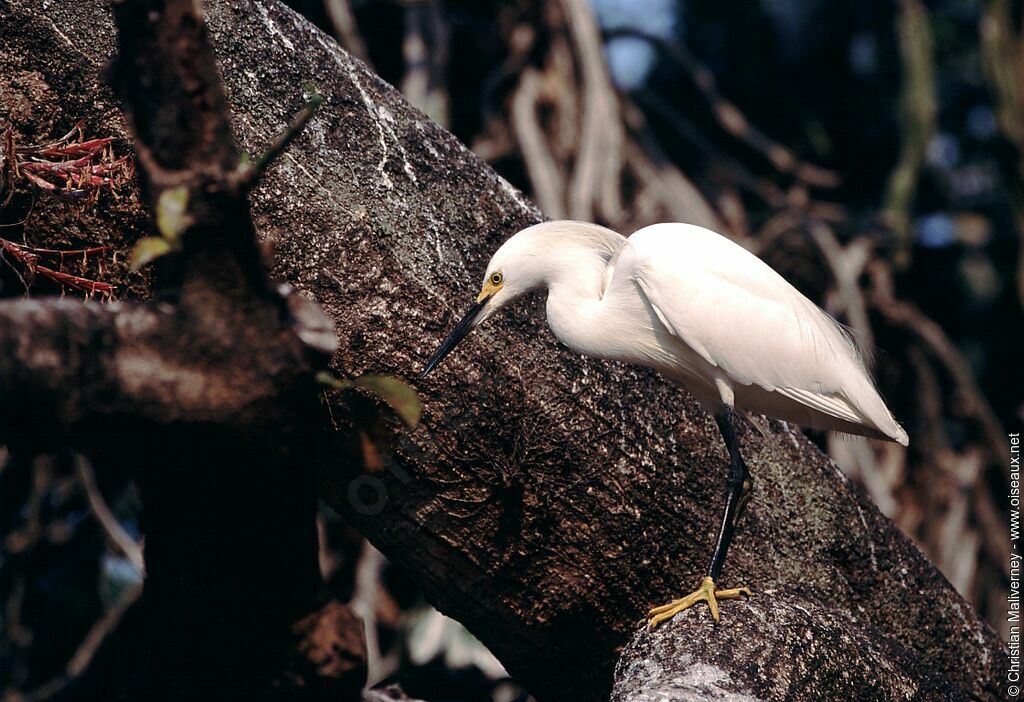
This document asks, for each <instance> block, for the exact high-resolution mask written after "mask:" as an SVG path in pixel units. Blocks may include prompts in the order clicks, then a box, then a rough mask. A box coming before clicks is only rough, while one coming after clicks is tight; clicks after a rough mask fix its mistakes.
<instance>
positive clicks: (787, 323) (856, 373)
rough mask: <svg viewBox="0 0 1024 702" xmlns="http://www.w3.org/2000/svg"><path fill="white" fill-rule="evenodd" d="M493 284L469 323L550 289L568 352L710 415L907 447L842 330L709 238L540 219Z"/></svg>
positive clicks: (502, 253) (680, 228)
mask: <svg viewBox="0 0 1024 702" xmlns="http://www.w3.org/2000/svg"><path fill="white" fill-rule="evenodd" d="M495 273H500V274H501V276H502V284H501V287H500V289H499V290H497V291H496V293H495V294H494V295H493V297H492V298H491V299H490V300H489V304H487V306H486V307H485V308H484V309H483V310H482V311H481V313H480V315H479V316H478V318H477V319H476V320H475V324H479V323H480V322H482V321H483V320H484V319H486V318H487V317H488V316H490V314H491V313H493V312H494V311H496V310H497V309H499V308H500V307H502V306H504V305H505V304H507V303H508V302H510V301H511V300H513V299H515V298H516V297H518V296H519V295H521V294H523V293H525V292H528V291H529V290H532V289H534V288H537V287H547V288H548V291H549V292H548V302H547V315H548V323H549V325H550V327H551V330H552V331H553V332H554V333H555V335H556V336H557V337H558V338H559V340H561V341H562V342H563V343H564V344H565V345H566V346H569V347H570V348H572V349H574V350H576V351H578V352H580V353H583V354H586V355H588V356H594V357H598V358H608V359H614V360H618V361H625V362H627V363H636V364H639V365H644V366H650V367H652V368H654V369H656V370H658V371H659V372H661V373H662V374H663V375H664V376H665V377H667V378H668V379H670V380H672V381H673V382H675V383H677V384H679V385H682V386H683V387H685V388H686V389H687V390H689V391H690V392H692V393H693V394H694V395H695V396H696V397H697V398H698V399H700V400H701V401H702V402H703V403H704V404H705V405H706V406H708V408H709V409H710V410H714V409H715V408H716V407H718V406H720V405H721V404H727V405H732V406H735V407H737V408H742V409H747V410H750V411H753V412H757V413H761V414H767V415H771V416H774V417H779V418H780V419H785V420H788V421H792V422H795V423H798V424H802V425H805V426H810V427H815V428H819V429H834V430H837V431H841V432H846V433H851V434H863V435H867V436H874V437H878V438H887V439H891V440H893V441H897V442H899V443H901V444H903V445H906V444H907V434H906V432H905V431H903V429H902V427H900V426H899V424H897V423H896V420H895V419H894V418H893V416H892V414H891V413H890V412H889V410H888V408H886V406H885V403H884V402H883V401H882V398H881V397H879V395H878V392H877V391H876V390H875V387H874V385H873V383H872V382H871V379H870V376H869V374H868V372H867V370H866V369H865V367H864V363H863V361H862V360H861V357H860V354H859V353H858V351H857V348H856V346H855V345H854V343H853V342H852V341H851V339H850V338H849V335H848V334H847V333H846V332H845V331H844V330H843V328H842V327H841V326H840V325H839V324H838V323H836V322H835V321H834V320H833V319H832V318H831V317H829V316H828V315H827V314H826V313H825V312H823V311H822V310H821V309H819V308H818V307H817V306H816V305H815V304H814V303H813V302H811V301H810V300H808V299H807V298H806V297H804V296H803V295H802V294H800V292H799V291H798V290H797V289H796V288H794V287H793V286H792V285H790V284H789V283H788V282H787V281H786V280H785V279H784V278H783V277H782V276H780V275H779V274H778V273H776V272H775V271H774V270H773V269H772V268H771V267H769V266H768V265H767V264H766V263H764V262H763V261H762V260H761V259H759V258H757V257H756V256H754V255H753V254H752V253H750V252H749V251H747V250H746V249H744V248H743V247H742V246H739V245H738V244H736V243H734V242H732V241H730V240H729V239H727V238H725V237H724V236H721V235H720V234H716V233H715V232H713V231H710V230H708V229H704V228H703V227H698V226H694V225H690V224H655V225H652V226H649V227H645V228H643V229H641V230H639V231H637V232H636V233H634V234H633V235H632V236H630V237H629V238H628V239H627V238H625V237H623V236H621V235H619V234H617V233H615V232H613V231H611V230H610V229H605V228H604V227H599V226H597V225H594V224H586V223H582V222H545V223H543V224H538V225H536V226H533V227H530V228H528V229H524V230H523V231H521V232H519V233H518V234H516V235H515V236H513V237H512V238H511V239H509V240H508V241H507V242H506V243H505V244H504V245H503V246H502V247H501V248H500V249H498V251H497V252H496V253H495V254H494V256H493V257H492V258H491V262H490V265H489V266H488V267H487V276H486V277H485V281H488V280H490V277H491V276H493V275H494V274H495ZM475 324H474V326H475Z"/></svg>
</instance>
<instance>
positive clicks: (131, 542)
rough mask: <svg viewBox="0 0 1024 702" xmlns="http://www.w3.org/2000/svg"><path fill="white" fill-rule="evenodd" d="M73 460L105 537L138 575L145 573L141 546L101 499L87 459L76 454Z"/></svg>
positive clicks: (101, 494)
mask: <svg viewBox="0 0 1024 702" xmlns="http://www.w3.org/2000/svg"><path fill="white" fill-rule="evenodd" d="M74 460H75V471H76V472H77V473H78V480H79V482H81V484H82V489H84V490H85V495H86V498H88V500H89V508H90V509H91V510H92V513H93V516H94V517H96V521H98V522H99V523H100V526H102V527H103V531H104V532H105V533H106V535H107V538H109V539H110V540H111V541H112V542H113V543H114V545H115V546H117V549H118V550H119V551H120V552H121V553H122V554H124V556H125V558H127V559H128V560H129V561H130V562H131V564H132V565H133V566H134V567H135V570H137V571H138V572H139V574H140V575H145V573H146V563H145V559H144V558H143V556H142V547H141V546H140V545H139V543H138V542H137V541H136V540H135V539H133V538H132V537H131V535H130V534H129V533H128V532H127V531H125V530H124V527H122V526H121V523H120V522H118V521H117V517H115V516H114V513H113V512H111V511H110V507H108V506H107V501H106V500H104V499H103V493H102V492H100V488H99V485H97V484H96V476H95V474H94V473H93V470H92V466H91V465H90V464H89V461H88V460H86V458H85V457H84V456H82V455H81V454H76V455H75V459H74Z"/></svg>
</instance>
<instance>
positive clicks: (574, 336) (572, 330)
mask: <svg viewBox="0 0 1024 702" xmlns="http://www.w3.org/2000/svg"><path fill="white" fill-rule="evenodd" d="M537 288H547V290H548V299H547V317H548V325H549V326H550V327H551V331H553V332H554V334H555V336H557V337H558V339H559V340H561V342H562V343H564V344H565V345H566V346H568V347H569V348H571V349H573V350H575V351H578V352H579V353H582V354H585V355H587V356H593V357H597V358H605V359H614V360H618V361H625V362H627V363H635V364H639V365H642V366H648V367H651V368H654V369H655V370H657V371H658V372H660V373H661V374H662V375H663V376H664V377H665V378H667V379H668V380H669V381H671V382H673V383H675V384H677V385H680V386H682V387H684V388H686V389H687V390H689V391H690V392H691V393H692V394H693V395H695V396H696V397H697V398H698V399H699V400H700V401H701V403H702V404H703V406H704V407H706V408H707V409H708V410H709V411H710V412H711V413H712V414H713V415H714V417H715V420H716V422H717V424H718V428H719V430H720V431H721V433H722V438H723V439H724V440H725V445H726V447H727V449H728V452H729V459H730V460H729V471H728V476H727V480H726V484H727V491H726V502H725V511H724V514H723V517H722V524H721V528H720V530H719V533H718V539H717V542H716V544H715V549H714V551H713V555H712V557H711V564H710V566H709V568H708V572H707V576H706V577H705V578H704V579H703V581H702V582H701V585H700V588H699V589H698V590H697V591H696V592H694V593H692V594H690V595H688V596H686V597H683V598H681V599H677V600H674V601H672V602H670V603H669V604H667V605H664V606H662V607H656V608H654V609H652V610H651V611H650V612H649V613H648V622H649V624H650V626H655V625H657V624H658V623H659V622H662V621H664V620H666V619H669V618H671V617H673V616H674V615H675V614H677V613H678V612H680V611H682V610H684V609H686V608H688V607H690V606H692V605H693V604H695V603H696V602H699V601H702V600H703V601H706V602H707V603H708V606H709V608H710V610H711V615H712V617H713V618H714V619H715V621H718V616H719V615H718V602H717V600H719V599H730V598H736V597H739V596H740V595H741V594H746V595H749V594H750V591H749V590H748V589H747V588H742V587H741V588H730V589H718V588H717V585H716V581H717V580H718V578H719V575H720V574H721V571H722V566H723V564H724V563H725V556H726V552H727V551H728V549H729V544H730V542H731V541H732V536H733V531H734V529H735V526H736V520H737V518H738V516H739V513H740V511H742V507H743V504H744V503H745V501H746V499H747V497H748V496H749V494H750V490H751V487H752V482H751V477H750V473H749V471H748V470H747V467H746V465H745V464H744V462H743V458H742V457H741V456H740V452H739V446H738V444H737V441H736V415H735V414H734V408H735V409H745V410H750V411H752V412H756V413H760V414H766V415H771V416H774V417H779V418H780V419H784V420H787V421H792V422H795V423H798V424H803V425H805V426H809V427H814V428H818V429H834V430H836V431H840V432H846V433H850V434H861V435H865V436H872V437H876V438H882V439H890V440H892V441H897V442H899V443H901V444H903V445H904V446H906V445H907V443H908V442H907V434H906V432H905V431H903V429H902V428H901V427H900V425H899V424H897V422H896V420H895V419H894V418H893V416H892V414H891V413H890V412H889V409H888V408H887V407H886V406H885V403H884V402H883V401H882V398H881V397H879V395H878V392H877V391H876V390H875V387H874V385H873V384H872V381H871V378H870V376H869V375H868V372H867V370H866V369H865V367H864V363H863V361H862V360H861V357H860V354H859V353H858V351H857V348H856V346H855V345H854V344H853V343H852V341H851V339H850V337H849V335H848V334H847V333H846V332H845V331H844V330H843V328H842V327H841V326H840V325H839V324H838V323H837V322H835V320H833V319H832V318H831V317H829V316H828V315H827V314H826V313H825V312H823V311H822V310H821V309H820V308H818V307H817V306H816V305H815V304H814V303H813V302H811V301H810V300H808V299H807V298H806V297H804V296H803V295H802V294H800V292H799V291H797V289H796V288H794V287H793V286H792V285H790V284H789V283H788V282H786V280H785V279H784V278H783V277H782V276H780V275H779V274H778V273H776V272H775V271H774V270H773V269H772V268H771V267H769V266H768V265H767V264H766V263H764V262H763V261H761V259H759V258H757V257H756V256H754V255H753V254H751V253H750V252H748V251H747V250H746V249H744V248H743V247H741V246H739V245H737V244H735V243H733V242H732V241H730V240H729V239H727V238H725V237H724V236H721V235H719V234H716V233H715V232H712V231H710V230H708V229H704V228H702V227H697V226H693V225H689V224H655V225H653V226H650V227H645V228H643V229H641V230H639V231H637V232H636V233H634V234H633V235H632V236H630V237H629V238H628V239H627V238H625V237H623V236H621V235H620V234H617V233H616V232H613V231H611V230H610V229H606V228H604V227H600V226H597V225H594V224H586V223H583V222H567V221H563V222H545V223H543V224H538V225H535V226H532V227H529V228H527V229H524V230H522V231H520V232H518V233H517V234H515V235H514V236H513V237H512V238H510V239H509V240H508V241H506V242H505V243H504V244H503V245H502V246H501V248H499V249H498V251H497V252H496V253H495V254H494V256H493V257H492V258H491V261H490V264H489V265H488V266H487V274H486V275H485V276H484V283H483V289H482V290H481V292H480V295H479V297H477V299H476V303H475V304H474V305H473V307H472V308H471V309H470V310H469V313H468V314H467V315H466V316H465V317H464V318H463V319H462V321H460V322H459V323H458V325H457V326H456V327H455V328H454V329H453V330H452V332H451V333H450V334H449V335H448V337H447V338H446V339H445V340H444V342H442V344H441V346H440V347H439V348H438V349H437V352H436V353H435V354H434V356H433V357H432V358H431V359H430V361H429V362H428V363H427V366H426V368H425V369H424V371H423V373H422V374H421V376H420V377H423V376H425V375H426V374H427V373H429V372H430V371H431V370H432V369H433V368H434V367H435V366H436V365H437V364H438V363H440V362H441V360H442V359H443V358H444V357H445V356H446V355H447V354H448V353H449V352H450V351H451V350H452V349H453V348H454V347H455V346H456V344H458V343H459V341H461V340H462V338H463V337H465V336H466V334H468V333H469V332H470V331H471V330H472V329H473V328H474V327H475V326H477V325H478V324H480V323H481V322H483V321H484V320H485V319H487V318H488V317H490V316H491V315H492V314H493V313H494V312H495V311H497V310H498V309H500V308H501V307H503V306H504V305H507V304H508V303H509V302H511V301H512V300H514V299H516V298H517V297H519V296H520V295H522V294H523V293H526V292H529V291H530V290H534V289H537Z"/></svg>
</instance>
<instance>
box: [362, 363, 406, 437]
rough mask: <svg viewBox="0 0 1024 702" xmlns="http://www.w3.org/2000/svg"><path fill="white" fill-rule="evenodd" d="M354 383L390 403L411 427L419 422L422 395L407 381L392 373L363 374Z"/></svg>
mask: <svg viewBox="0 0 1024 702" xmlns="http://www.w3.org/2000/svg"><path fill="white" fill-rule="evenodd" d="M352 383H353V384H354V385H358V386H359V387H361V388H365V389H366V390H369V391H370V392H372V393H373V394H375V395H376V396H377V397H379V398H380V399H382V400H384V402H386V403H388V406H389V407H391V409H393V410H394V411H395V413H396V414H398V416H399V417H401V418H402V421H403V422H405V423H406V425H407V426H408V427H409V428H410V429H411V428H412V427H415V426H416V425H417V424H419V422H420V415H422V414H423V405H421V404H420V396H419V395H417V394H416V391H415V390H413V389H412V387H410V386H409V385H408V384H407V383H405V382H403V381H401V380H399V379H398V378H395V377H393V376H390V375H361V376H359V377H358V378H356V379H355V380H353V381H352Z"/></svg>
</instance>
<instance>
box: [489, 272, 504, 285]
mask: <svg viewBox="0 0 1024 702" xmlns="http://www.w3.org/2000/svg"><path fill="white" fill-rule="evenodd" d="M504 279H505V276H503V275H502V274H501V271H494V272H493V273H491V285H501V281H502V280H504Z"/></svg>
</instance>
